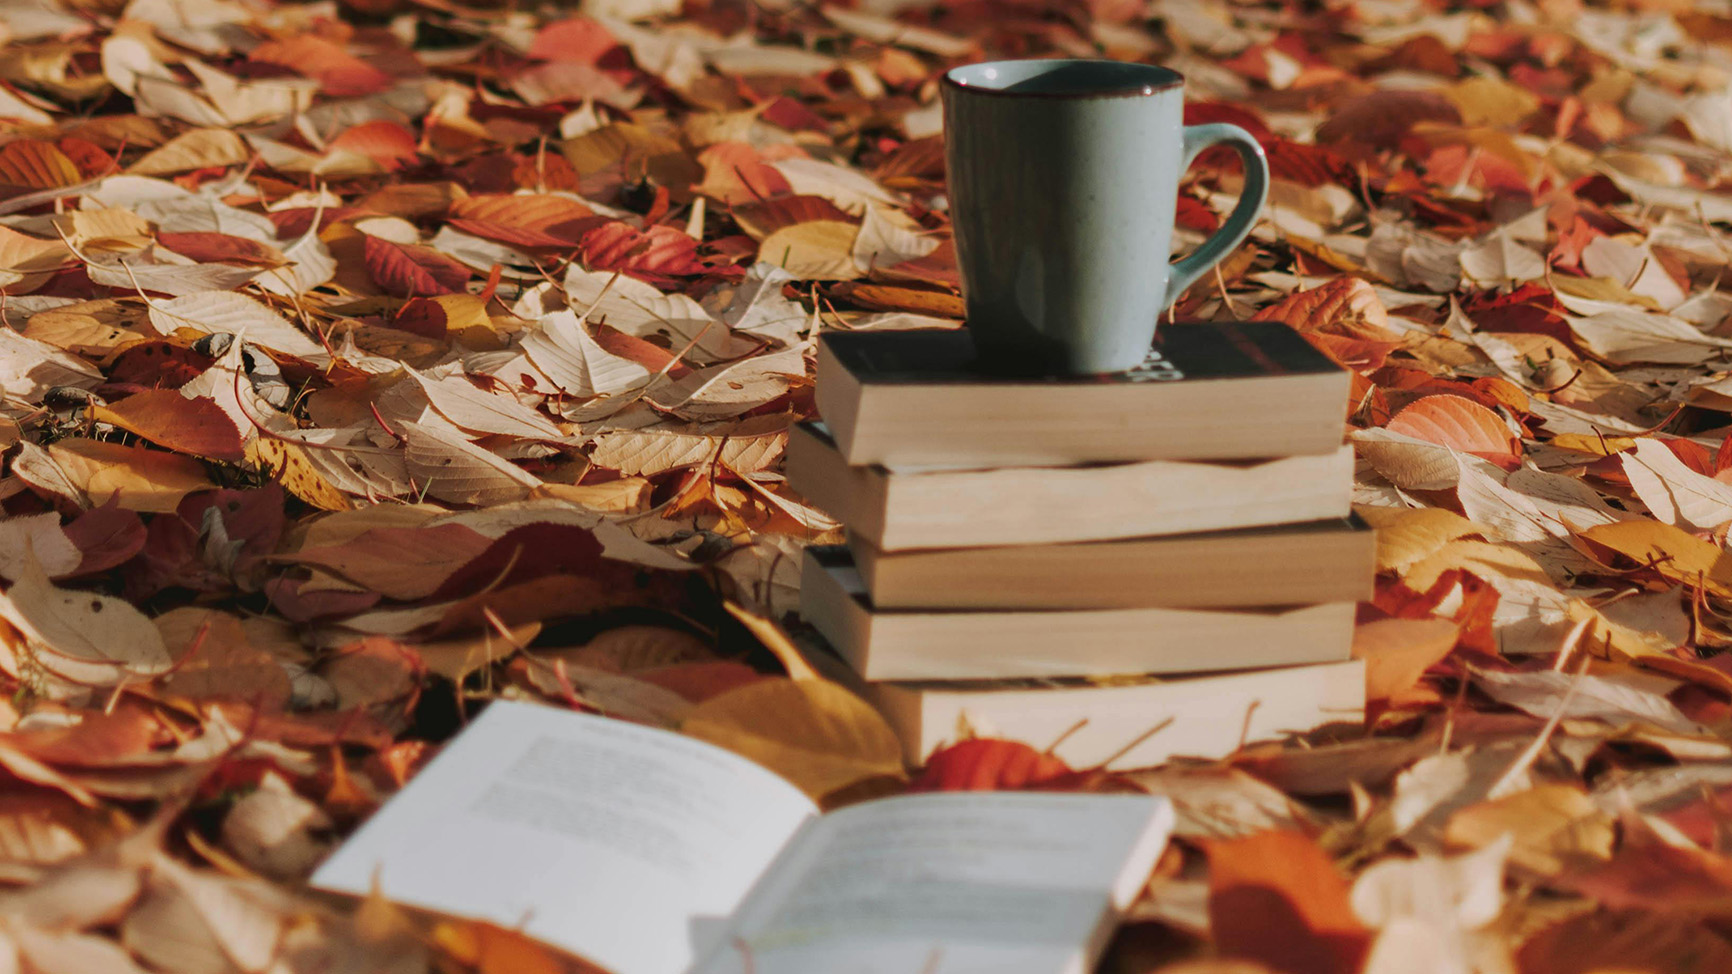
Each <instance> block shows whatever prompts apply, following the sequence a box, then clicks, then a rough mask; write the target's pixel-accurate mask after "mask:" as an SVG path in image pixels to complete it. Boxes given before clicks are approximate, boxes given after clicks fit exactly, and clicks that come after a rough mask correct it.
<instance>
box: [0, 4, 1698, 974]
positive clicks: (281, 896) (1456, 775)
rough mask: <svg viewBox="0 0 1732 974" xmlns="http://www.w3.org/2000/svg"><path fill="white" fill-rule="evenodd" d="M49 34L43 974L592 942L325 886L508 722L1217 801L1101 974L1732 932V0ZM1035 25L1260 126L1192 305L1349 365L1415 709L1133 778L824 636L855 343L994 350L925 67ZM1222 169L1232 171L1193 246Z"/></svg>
mask: <svg viewBox="0 0 1732 974" xmlns="http://www.w3.org/2000/svg"><path fill="white" fill-rule="evenodd" d="M0 23H3V24H4V34H3V36H4V37H5V38H6V44H7V56H6V57H5V58H0V81H3V82H4V83H3V84H0V322H3V326H0V450H3V451H4V453H3V454H0V456H3V458H4V466H3V467H0V505H3V510H0V578H3V579H4V580H5V588H4V590H3V591H0V682H4V684H5V686H6V689H7V691H8V698H7V702H6V703H4V704H3V705H0V769H3V772H0V773H3V774H5V775H6V776H8V777H9V778H10V779H11V781H10V785H9V789H8V803H7V808H6V809H5V810H4V811H3V812H0V882H3V883H4V884H5V889H4V890H0V961H3V962H4V963H5V964H6V965H9V966H11V967H20V968H21V969H25V970H32V971H49V970H71V969H79V970H91V971H136V970H152V971H168V970H174V971H183V970H184V971H193V970H197V971H205V970H208V971H213V972H214V971H232V970H266V969H270V970H282V971H301V970H309V971H310V970H356V971H360V970H367V971H375V970H377V971H393V972H395V971H404V972H408V971H424V970H430V969H435V968H436V969H441V970H475V971H504V970H525V969H537V970H541V969H546V970H559V969H566V970H582V969H583V968H582V967H581V965H580V963H579V962H577V961H575V960H573V959H570V958H562V957H559V956H557V955H556V954H554V953H553V952H552V951H550V950H548V949H547V948H545V947H542V946H541V945H538V944H535V943H533V942H530V941H527V940H525V939H523V938H522V937H519V936H517V935H515V934H513V933H512V932H510V931H506V930H499V929H496V928H491V927H485V926H481V925H476V924H473V923H467V922H464V921H458V920H453V919H447V918H439V917H430V916H424V915H410V914H406V913H404V912H402V911H399V910H397V909H396V908H395V907H393V906H391V905H390V904H388V903H386V902H384V901H383V900H380V899H377V898H370V899H367V900H364V901H362V902H361V903H360V904H358V905H354V904H349V905H337V904H333V903H331V902H329V901H327V900H323V899H319V898H315V897H312V896H310V895H309V894H308V893H307V892H306V891H305V889H304V887H303V885H302V884H303V881H304V878H305V876H306V875H307V873H308V872H309V870H310V869H311V867H312V866H313V865H314V864H315V863H316V861H317V860H318V858H319V857H320V856H321V855H323V853H324V851H325V850H327V849H329V848H330V847H331V846H332V845H333V844H334V843H335V842H336V841H338V840H340V838H341V836H342V835H344V834H346V833H347V831H349V830H350V829H352V828H353V827H354V825H355V824H356V823H357V822H358V821H359V820H360V819H361V818H363V817H364V816H365V815H366V814H367V813H368V812H369V811H370V810H371V809H373V808H375V807H377V805H378V804H379V803H380V802H381V801H382V800H384V799H385V798H386V797H388V796H389V795H390V794H391V793H392V792H393V791H395V790H396V789H397V788H399V787H401V785H402V783H403V782H404V780H406V778H407V777H408V776H410V775H412V774H413V773H414V771H415V770H416V769H417V768H418V767H420V766H421V765H422V764H423V763H424V762H425V761H426V760H427V758H428V757H430V756H431V754H432V753H433V751H434V750H435V749H436V748H437V747H438V745H439V743H440V742H442V741H443V740H445V739H446V738H448V737H449V736H450V735H451V734H452V733H454V732H455V730H456V729H457V728H458V727H459V726H460V725H461V722H462V720H463V717H464V715H465V714H467V713H471V712H473V710H474V709H475V708H476V707H477V706H480V705H481V704H482V703H484V702H485V701H486V700H488V699H491V698H496V697H514V698H526V699H537V700H542V701H544V702H546V703H548V704H549V705H552V706H566V707H577V708H581V709H587V710H592V711H596V712H601V713H606V714H611V715H614V716H616V717H620V718H622V719H631V720H639V721H646V722H651V723H655V724H658V725H660V726H666V727H670V728H678V729H682V730H684V731H685V732H687V733H692V734H695V735H697V736H700V737H703V738H705V739H707V740H711V741H713V742H715V743H718V744H721V745H722V746H725V747H730V748H733V749H735V750H738V751H740V752H741V753H744V754H747V755H748V756H751V757H753V758H755V759H757V760H759V761H762V762H764V763H766V764H768V765H770V766H772V767H774V768H777V769H778V770H780V771H782V772H783V773H784V774H786V775H787V776H789V777H790V779H791V780H794V781H795V782H796V783H798V784H801V785H802V786H803V787H806V788H807V789H808V790H810V791H812V792H813V793H814V796H815V797H819V798H822V799H825V800H826V801H828V802H830V803H832V804H834V803H840V802H845V801H849V800H857V799H859V798H863V797H870V796H872V795H877V794H883V793H885V792H887V791H892V790H896V789H901V788H939V789H957V788H1127V787H1128V788H1138V787H1142V788H1150V789H1154V790H1160V791H1166V792H1169V793H1171V794H1173V795H1174V796H1175V799H1176V800H1177V801H1178V804H1179V806H1180V809H1181V812H1182V815H1181V818H1182V827H1181V829H1180V833H1179V837H1178V839H1177V840H1176V843H1175V849H1174V851H1173V853H1171V854H1170V855H1169V856H1168V860H1167V861H1166V862H1164V863H1163V865H1162V867H1161V868H1160V869H1159V870H1157V875H1156V876H1155V877H1154V879H1153V880H1152V881H1151V883H1150V885H1149V887H1148V889H1147V890H1146V891H1145V895H1144V898H1143V900H1142V901H1141V902H1140V903H1139V904H1138V907H1137V908H1136V910H1134V911H1133V915H1132V917H1133V919H1132V922H1131V924H1130V925H1129V926H1127V928H1126V929H1125V930H1124V931H1123V932H1122V933H1121V935H1120V937H1119V938H1118V939H1117V940H1116V941H1115V946H1114V948H1113V950H1112V951H1111V952H1110V953H1109V959H1108V961H1107V969H1110V970H1114V971H1131V970H1136V971H1154V970H1163V969H1164V970H1170V971H1171V972H1173V974H1180V972H1183V971H1192V972H1200V971H1211V972H1216V974H1221V972H1228V971H1231V972H1243V971H1287V972H1311V971H1316V972H1319V974H1335V972H1343V974H1346V972H1357V971H1365V972H1375V974H1383V972H1394V971H1408V970H1418V969H1421V967H1423V968H1424V969H1427V970H1437V971H1450V972H1455V971H1460V972H1503V971H1520V972H1522V974H1587V972H1590V971H1597V970H1608V969H1611V968H1613V967H1615V968H1617V969H1619V970H1640V971H1654V972H1660V971H1666V972H1674V971H1676V972H1686V971H1719V970H1723V969H1724V968H1725V967H1726V966H1727V964H1728V963H1732V947H1729V946H1728V942H1727V938H1726V934H1725V932H1726V930H1727V929H1728V928H1727V926H1726V924H1725V919H1726V912H1727V904H1728V903H1732V878H1729V877H1732V860H1729V859H1727V858H1726V856H1725V854H1724V852H1725V849H1726V848H1727V846H1726V842H1727V836H1728V834H1729V833H1728V830H1727V823H1728V815H1727V813H1726V807H1727V801H1728V800H1729V798H1732V664H1729V663H1727V662H1726V660H1728V659H1732V657H1729V656H1726V655H1724V651H1725V649H1726V648H1727V647H1728V646H1732V558H1729V557H1728V555H1727V554H1726V540H1727V534H1728V531H1729V529H1732V356H1729V354H1728V349H1732V330H1729V320H1732V318H1729V315H1732V298H1728V297H1727V296H1726V294H1725V293H1724V291H1723V290H1722V283H1723V281H1722V278H1723V276H1724V272H1725V267H1726V263H1727V258H1728V256H1732V243H1729V242H1728V234H1732V192H1729V191H1728V187H1729V185H1732V184H1729V179H1732V155H1729V153H1732V128H1729V127H1728V124H1727V121H1726V119H1727V112H1728V107H1729V106H1732V87H1729V83H1728V80H1727V75H1726V72H1725V70H1724V67H1725V63H1726V59H1727V53H1728V48H1729V47H1732V17H1728V15H1727V14H1726V12H1725V11H1723V10H1720V9H1719V8H1717V7H1714V6H1711V5H1708V6H1704V5H1697V6H1691V5H1685V4H1677V3H1667V2H1662V0H1632V2H1631V3H1627V4H1620V5H1614V6H1594V7H1589V6H1585V5H1583V4H1581V3H1579V2H1577V0H1538V2H1529V0H1489V2H1476V3H1460V4H1448V3H1444V2H1442V0H1344V2H1342V3H1337V4H1333V5H1331V6H1330V7H1329V9H1328V11H1327V12H1325V11H1321V10H1315V9H1312V8H1308V7H1305V6H1303V5H1295V4H1290V3H1286V2H1282V0H1256V2H1247V3H1236V4H1225V3H1219V2H1214V0H1205V2H1199V3H1180V2H1169V0H1158V2H1152V3H1125V2H1116V0H1078V2H1074V3H1056V2H1047V0H979V2H969V3H943V4H932V5H921V4H912V5H910V4H902V3H877V2H868V3H861V4H858V5H855V6H852V7H849V6H842V5H829V6H823V7H811V6H800V5H790V4H782V3H767V4H766V3H753V4H749V5H748V4H744V3H735V2H722V3H713V4H696V3H694V4H685V5H681V4H677V3H668V2H662V0H594V2H586V3H584V4H582V5H581V6H579V7H578V8H576V9H575V10H564V11H558V12H554V11H551V10H541V9H536V10H519V9H512V10H507V9H505V8H502V7H497V6H493V5H487V4H482V5H476V6H464V5H454V4H448V3H434V2H431V0H350V2H345V3H339V4H332V5H322V6H312V7H306V6H302V7H295V6H283V7H256V6H247V5H241V4H232V3H227V2H223V0H212V2H208V3H200V4H195V5H193V6H191V7H188V6H187V5H185V4H164V3H158V2H155V0H132V2H130V3H118V2H115V3H108V4H100V3H99V4H96V5H94V6H93V5H91V4H82V5H77V4H70V3H67V2H64V0H45V2H40V3H39V2H33V0H32V2H25V0H18V2H5V3H0ZM1041 54H1060V55H1066V56H1108V57H1116V58H1124V59H1146V60H1152V61H1158V62H1160V63H1165V64H1168V65H1170V66H1173V67H1175V68H1176V69H1178V70H1181V71H1182V72H1184V73H1185V74H1186V76H1187V82H1188V83H1187V92H1186V94H1187V99H1188V102H1187V106H1186V120H1187V122H1191V123H1201V122H1210V121H1230V122H1233V123H1235V124H1239V125H1241V126H1244V127H1246V128H1248V129H1249V130H1251V131H1252V132H1253V133H1254V134H1255V135H1256V136H1257V137H1258V139H1259V140H1260V141H1261V142H1262V143H1263V145H1264V148H1265V150H1266V151H1267V152H1268V154H1269V157H1270V160H1271V170H1272V175H1273V187H1272V189H1271V205H1270V207H1269V209H1268V211H1267V213H1266V214H1265V218H1264V219H1263V221H1262V222H1261V223H1260V225H1259V227H1258V228H1257V230H1256V231H1255V233H1254V234H1253V236H1252V239H1251V241H1250V242H1249V243H1248V244H1247V245H1246V246H1245V247H1243V248H1241V249H1240V251H1239V252H1238V253H1237V254H1235V255H1233V256H1232V257H1231V258H1230V259H1229V260H1228V261H1227V262H1225V263H1224V264H1223V265H1222V266H1221V268H1220V272H1219V273H1218V274H1216V275H1214V276H1212V277H1211V279H1209V280H1205V281H1202V282H1199V283H1198V284H1197V285H1196V286H1194V287H1193V288H1192V289H1191V291H1190V292H1189V293H1187V294H1185V295H1184V296H1182V297H1181V299H1180V301H1179V303H1178V306H1177V308H1176V309H1175V313H1176V314H1177V315H1178V316H1179V317H1188V318H1198V319H1205V320H1207V319H1223V318H1249V317H1257V318H1260V319H1264V320H1274V321H1280V322H1284V323H1285V324H1287V325H1288V326H1290V327H1292V328H1294V329H1295V330H1296V331H1298V332H1299V333H1300V334H1302V335H1304V336H1305V337H1306V338H1307V340H1309V341H1311V342H1312V343H1313V344H1315V345H1316V346H1317V347H1318V348H1319V349H1320V350H1321V351H1323V352H1324V353H1325V354H1327V355H1329V356H1330V357H1332V358H1334V359H1335V360H1336V361H1338V362H1341V363H1342V364H1343V365H1345V366H1347V367H1348V368H1349V369H1351V370H1352V371H1353V372H1354V375H1355V380H1354V387H1353V401H1352V404H1351V412H1350V414H1349V415H1348V417H1347V428H1348V435H1349V437H1350V439H1351V440H1352V441H1353V442H1354V444H1355V446H1356V448H1357V450H1358V453H1359V457H1360V460H1361V463H1360V468H1359V475H1358V483H1357V485H1356V499H1357V500H1358V502H1359V509H1360V513H1361V514H1362V516H1364V517H1365V518H1366V519H1367V520H1368V521H1371V522H1372V523H1374V524H1375V525H1377V526H1378V527H1379V529H1380V532H1381V533H1380V540H1379V552H1378V566H1379V576H1378V586H1377V594H1376V597H1375V599H1374V600H1372V601H1371V602H1367V603H1365V604H1363V605H1362V606H1361V607H1360V620H1359V621H1360V628H1359V631H1358V637H1357V638H1356V640H1355V647H1354V648H1355V652H1356V654H1358V655H1360V656H1361V657H1363V658H1365V659H1366V660H1367V662H1368V663H1369V673H1370V677H1369V679H1370V684H1369V690H1370V696H1371V698H1372V708H1371V714H1370V720H1369V722H1368V724H1367V726H1366V727H1364V728H1359V727H1326V728H1322V729H1319V730H1318V731H1315V732H1313V733H1312V734H1310V735H1307V736H1306V737H1305V738H1304V739H1302V740H1301V739H1295V740H1289V741H1286V742H1277V743H1264V744H1258V745H1253V746H1251V747H1248V748H1245V749H1243V750H1241V751H1240V752H1239V753H1238V754H1235V755H1233V756H1232V757H1230V758H1228V759H1226V760H1224V761H1221V762H1213V763H1208V764H1203V763H1196V762H1175V763H1172V764H1169V765H1168V766H1165V767H1162V768H1158V769H1148V770H1145V771H1139V772H1135V773H1131V774H1128V775H1112V776H1109V775H1104V774H1101V773H1099V772H1091V771H1088V770H1087V769H1069V768H1066V767H1064V766H1063V765H1062V763H1060V762H1057V761H1056V760H1055V759H1053V758H1051V756H1050V755H1042V754H1038V753H1035V752H1033V751H1032V750H1030V749H1028V748H1026V747H1023V746H1021V745H1013V744H1011V743H1010V742H1007V741H999V740H994V739H992V738H990V737H979V738H974V739H970V740H964V741H962V742H959V743H958V744H956V745H954V746H953V747H951V748H949V749H947V750H945V751H941V752H940V753H939V754H937V755H935V756H934V757H933V758H932V760H931V761H930V762H929V765H928V766H927V767H926V768H925V769H923V770H919V771H917V772H916V773H915V774H914V775H913V776H912V777H909V776H905V775H904V773H903V771H904V769H903V768H902V767H901V765H900V763H899V760H898V759H897V757H896V751H897V749H896V747H895V742H894V740H893V738H892V737H891V736H889V732H888V729H887V728H885V727H884V726H883V725H882V724H881V723H879V722H878V721H877V720H876V718H875V717H874V716H873V715H872V714H871V712H870V711H868V710H865V709H864V708H863V707H861V706H860V705H859V704H858V701H856V700H855V699H854V698H852V697H851V696H848V695H847V694H845V693H841V692H840V691H838V690H837V689H836V688H835V687H833V686H831V685H829V684H826V683H822V682H817V681H818V679H819V678H818V677H817V676H816V674H814V673H812V672H811V670H810V669H809V668H807V667H805V666H803V664H801V663H800V662H799V660H798V658H797V657H795V656H791V655H790V653H789V649H788V645H787V639H786V636H785V635H784V634H783V633H782V630H781V629H780V628H779V627H778V622H784V621H786V613H787V612H788V611H789V610H790V609H791V608H792V607H793V605H794V599H795V597H796V593H797V586H798V582H797V576H798V571H797V567H796V566H797V564H798V552H799V550H800V548H802V547H803V546H805V545H807V544H811V543H814V542H820V541H829V540H834V539H835V538H836V537H837V530H838V528H837V526H836V525H835V524H834V522H832V521H830V520H829V519H828V518H827V517H826V516H825V515H824V514H823V513H822V512H820V511H816V510H814V509H812V508H811V507H809V506H807V505H806V504H805V503H804V501H803V500H802V499H801V498H799V497H798V496H796V495H794V494H793V493H791V492H790V491H789V490H788V488H787V487H786V485H785V483H784V482H783V481H782V479H781V477H780V473H779V471H780V463H781V456H782V452H783V450H784V449H785V446H786V442H787V428H788V425H789V424H790V423H791V422H793V421H795V420H797V419H801V418H805V417H809V416H811V415H812V414H813V405H812V395H811V370H812V354H813V345H812V342H811V337H812V335H813V333H814V331H816V330H820V329H848V328H873V327H907V326H923V327H954V326H955V325H956V324H957V323H958V322H957V320H956V319H957V318H958V317H959V316H960V313H961V310H960V308H961V306H960V301H959V300H958V297H957V274H956V268H955V252H954V247H953V244H952V243H951V241H950V230H949V224H948V220H947V217H946V213H945V201H944V195H943V188H944V187H943V159H942V151H941V148H942V143H941V140H940V138H939V133H940V128H939V115H938V109H937V105H936V78H937V76H938V75H939V73H940V72H941V71H942V70H944V69H945V68H947V67H949V66H951V65H954V64H957V63H964V62H966V61H969V60H974V59H978V58H981V57H993V56H1028V55H1041ZM1235 165H1236V164H1234V163H1232V162H1231V161H1230V159H1229V158H1228V157H1226V156H1224V155H1217V154H1211V155H1207V156H1205V157H1204V158H1203V159H1202V160H1200V163H1199V165H1197V166H1196V167H1193V169H1192V170H1191V171H1190V173H1188V174H1187V176H1186V177H1185V180H1184V183H1183V185H1182V187H1181V194H1180V196H1181V198H1180V203H1179V233H1178V236H1179V238H1180V239H1179V242H1178V246H1180V247H1190V246H1194V245H1195V244H1196V243H1197V242H1199V241H1200V240H1201V239H1202V237H1203V236H1204V235H1205V234H1206V233H1208V232H1210V231H1211V230H1212V229H1213V228H1214V227H1215V226H1216V225H1217V224H1218V219H1219V217H1218V215H1217V214H1218V213H1219V212H1222V211H1224V209H1225V207H1226V206H1229V205H1230V204H1231V203H1232V202H1233V200H1234V198H1235V197H1236V196H1237V194H1238V193H1239V191H1240V189H1241V177H1240V175H1239V174H1238V172H1237V170H1236V168H1235ZM549 539H552V540H551V541H550V540H549ZM765 649H768V650H769V652H765ZM784 669H785V670H786V671H787V673H788V674H789V675H787V676H784V675H781V672H782V671H783V670H784ZM1151 944H1152V945H1155V946H1153V947H1151V946H1150V945H1151Z"/></svg>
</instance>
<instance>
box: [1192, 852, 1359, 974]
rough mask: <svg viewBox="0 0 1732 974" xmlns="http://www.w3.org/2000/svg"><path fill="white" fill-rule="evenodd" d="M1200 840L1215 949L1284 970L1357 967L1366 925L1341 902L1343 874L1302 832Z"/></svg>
mask: <svg viewBox="0 0 1732 974" xmlns="http://www.w3.org/2000/svg"><path fill="white" fill-rule="evenodd" d="M1204 848H1205V851H1206V852H1207V853H1208V857H1209V924H1210V928H1211V933H1212V935H1213V939H1214V942H1215V948H1216V950H1218V951H1219V952H1220V953H1222V954H1224V955H1226V956H1227V957H1231V958H1244V959H1248V960H1252V961H1257V962H1259V963H1263V964H1267V965H1274V966H1273V969H1275V970H1281V971H1289V972H1292V974H1348V972H1354V971H1357V970H1358V969H1359V962H1360V960H1361V958H1362V957H1363V956H1364V955H1365V951H1366V949H1367V947H1368V946H1369V940H1370V933H1369V931H1367V930H1366V928H1365V927H1364V925H1363V924H1361V923H1360V921H1359V920H1358V918H1357V917H1356V916H1355V915H1354V913H1353V909H1352V907H1351V905H1350V904H1349V900H1348V884H1347V881H1346V880H1345V879H1344V878H1342V876H1341V874H1340V873H1339V872H1338V871H1337V870H1336V868H1335V865H1334V864H1333V863H1331V862H1330V861H1329V858H1328V856H1326V855H1325V854H1324V853H1323V850H1322V849H1320V848H1318V846H1317V844H1316V843H1315V842H1313V841H1312V840H1311V839H1310V838H1308V837H1307V836H1306V835H1305V834H1304V833H1301V832H1293V831H1269V832H1259V833H1256V834H1253V835H1249V836H1245V837H1243V838H1237V839H1222V840H1214V841H1210V842H1208V843H1206V844H1205V847H1204Z"/></svg>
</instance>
